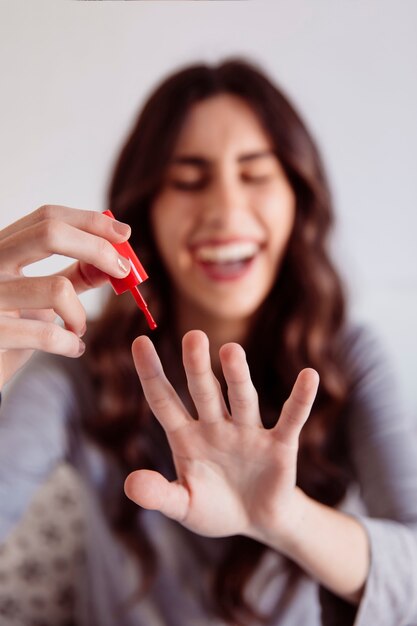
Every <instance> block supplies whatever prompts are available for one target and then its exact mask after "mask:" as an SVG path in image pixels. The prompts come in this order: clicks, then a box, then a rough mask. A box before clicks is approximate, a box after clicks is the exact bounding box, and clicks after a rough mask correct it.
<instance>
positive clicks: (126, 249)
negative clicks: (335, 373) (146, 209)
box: [103, 211, 156, 330]
mask: <svg viewBox="0 0 417 626" xmlns="http://www.w3.org/2000/svg"><path fill="white" fill-rule="evenodd" d="M103 215H108V216H109V217H111V218H112V219H115V217H114V215H113V213H112V212H111V211H103ZM112 246H113V247H114V248H116V250H117V252H118V253H119V254H120V255H121V256H123V257H124V258H125V259H129V262H130V272H129V274H128V275H127V276H126V278H114V276H109V279H110V282H111V284H112V287H113V289H114V291H115V292H116V293H117V295H120V294H121V293H124V292H125V291H130V293H131V294H132V296H133V297H134V298H135V300H136V303H137V305H138V307H139V308H140V310H141V311H143V313H144V315H145V317H146V321H147V322H148V326H149V328H150V329H151V330H155V328H156V322H155V320H154V319H153V317H152V315H151V314H150V311H149V309H148V305H147V304H146V302H145V300H144V299H143V297H142V294H141V293H140V291H139V289H138V285H140V284H141V283H143V281H144V280H146V279H147V278H148V275H147V273H146V272H145V270H144V268H143V265H142V263H141V262H140V261H139V259H138V257H137V256H136V254H135V252H134V250H133V248H132V246H131V245H130V243H128V242H127V241H124V242H123V243H112Z"/></svg>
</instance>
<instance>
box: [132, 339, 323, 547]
mask: <svg viewBox="0 0 417 626" xmlns="http://www.w3.org/2000/svg"><path fill="white" fill-rule="evenodd" d="M132 349H133V357H134V360H135V365H136V369H137V372H138V375H139V378H140V380H141V383H142V387H143V390H144V393H145V397H146V399H147V401H148V403H149V406H150V408H151V410H152V411H153V413H154V414H155V416H156V417H157V419H158V420H159V422H160V423H161V425H162V426H163V428H164V429H165V432H166V434H167V437H168V441H169V444H170V447H171V450H172V454H173V458H174V463H175V468H176V472H177V480H176V481H174V482H168V481H167V480H166V479H165V478H164V477H163V476H162V475H161V474H159V473H157V472H153V471H149V470H138V471H135V472H133V473H131V474H130V475H129V476H128V478H127V479H126V483H125V491H126V494H127V495H128V497H129V498H131V499H132V500H134V501H135V502H136V503H137V504H139V505H140V506H142V507H145V508H147V509H157V510H159V511H161V512H162V513H164V514H165V515H167V516H168V517H170V518H172V519H175V520H177V521H179V522H181V524H183V525H184V526H185V527H187V528H189V529H190V530H192V531H193V532H196V533H198V534H200V535H205V536H210V537H224V536H230V535H247V536H251V537H255V538H262V537H264V536H267V535H268V529H271V528H274V532H276V531H277V529H282V532H283V533H284V534H285V532H286V529H288V527H289V525H291V523H292V509H293V501H294V499H295V493H296V465H297V452H298V439H299V435H300V432H301V429H302V427H303V425H304V423H305V422H306V420H307V418H308V416H309V413H310V410H311V406H312V404H313V401H314V398H315V395H316V392H317V387H318V380H319V377H318V374H317V372H316V371H315V370H312V369H304V370H303V371H302V372H301V373H300V374H299V376H298V378H297V380H296V382H295V385H294V387H293V390H292V392H291V395H290V397H289V398H288V400H287V401H286V402H285V404H284V406H283V408H282V411H281V415H280V417H279V420H278V422H277V424H276V426H275V427H274V428H271V429H265V428H264V427H263V425H262V422H261V417H260V414H259V406H258V396H257V393H256V390H255V388H254V386H253V384H252V381H251V378H250V373H249V368H248V365H247V363H246V357H245V353H244V350H243V348H242V347H241V346H240V345H238V344H235V343H229V344H225V345H224V346H222V348H221V350H220V360H221V365H222V368H223V373H224V377H225V380H226V382H227V386H228V397H229V403H230V407H231V412H230V413H229V411H228V409H227V407H226V404H225V401H224V398H223V395H222V392H221V389H220V384H219V382H218V381H217V379H216V378H215V376H214V374H213V371H212V369H211V362H210V354H209V345H208V339H207V336H206V335H205V334H204V333H203V332H201V331H190V332H189V333H187V334H186V335H185V336H184V339H183V361H184V367H185V372H186V375H187V380H188V387H189V390H190V394H191V397H192V399H193V401H194V404H195V406H196V409H197V412H198V419H197V420H196V419H194V418H193V417H191V415H190V413H189V412H188V411H187V410H186V408H185V407H184V404H183V403H182V401H181V400H180V398H179V397H178V395H177V394H176V392H175V391H174V389H173V387H172V386H171V384H170V383H169V381H168V380H167V378H166V376H165V374H164V371H163V369H162V365H161V362H160V360H159V358H158V355H157V353H156V351H155V349H154V347H153V344H152V342H151V341H150V340H149V339H148V338H147V337H138V338H137V339H136V340H135V342H134V343H133V348H132Z"/></svg>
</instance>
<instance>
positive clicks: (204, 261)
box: [194, 241, 261, 281]
mask: <svg viewBox="0 0 417 626" xmlns="http://www.w3.org/2000/svg"><path fill="white" fill-rule="evenodd" d="M260 249H261V246H260V244H259V243H256V242H254V241H239V242H232V243H227V244H226V243H225V244H216V245H202V246H200V247H198V248H197V249H196V250H195V253H194V258H195V261H196V263H197V265H198V266H199V267H200V269H201V270H202V271H203V272H204V274H205V275H206V277H208V278H209V279H211V280H216V281H218V280H220V281H222V280H236V279H238V278H242V277H243V276H245V275H246V273H247V272H248V271H249V269H250V268H251V266H252V264H253V262H254V260H255V258H256V257H257V255H258V253H259V252H260Z"/></svg>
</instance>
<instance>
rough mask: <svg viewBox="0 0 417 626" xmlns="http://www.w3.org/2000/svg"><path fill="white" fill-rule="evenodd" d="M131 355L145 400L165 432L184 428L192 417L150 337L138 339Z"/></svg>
mask: <svg viewBox="0 0 417 626" xmlns="http://www.w3.org/2000/svg"><path fill="white" fill-rule="evenodd" d="M132 354H133V360H134V362H135V367H136V371H137V373H138V376H139V378H140V382H141V384H142V388H143V392H144V394H145V398H146V400H147V402H148V404H149V407H150V409H151V411H152V412H153V414H154V415H155V417H156V418H157V420H158V421H159V422H160V424H161V425H162V427H163V428H164V429H165V432H167V433H169V432H172V431H173V430H176V429H177V428H181V427H182V426H185V425H186V424H187V423H188V422H189V421H190V420H191V419H192V418H191V416H190V415H189V413H188V411H187V410H186V408H185V407H184V404H183V403H182V401H181V400H180V398H179V397H178V395H177V393H176V391H175V389H174V388H173V387H172V385H171V383H170V382H169V380H168V379H167V377H166V376H165V372H164V370H163V368H162V364H161V361H160V360H159V357H158V354H157V352H156V350H155V348H154V346H153V343H152V341H151V340H150V339H149V337H146V336H141V337H137V339H135V341H134V342H133V345H132Z"/></svg>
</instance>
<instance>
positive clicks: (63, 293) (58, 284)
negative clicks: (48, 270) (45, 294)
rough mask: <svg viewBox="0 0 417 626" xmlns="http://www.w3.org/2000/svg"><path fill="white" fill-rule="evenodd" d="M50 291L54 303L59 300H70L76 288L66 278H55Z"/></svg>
mask: <svg viewBox="0 0 417 626" xmlns="http://www.w3.org/2000/svg"><path fill="white" fill-rule="evenodd" d="M50 291H51V296H52V299H53V301H56V300H57V299H59V300H62V299H65V300H69V299H70V298H71V297H72V295H73V293H74V288H73V286H72V283H71V281H70V280H69V279H68V278H66V277H65V276H54V277H53V278H52V280H51V282H50Z"/></svg>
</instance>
